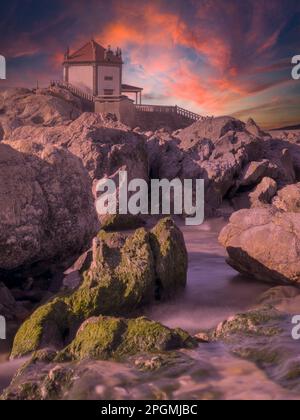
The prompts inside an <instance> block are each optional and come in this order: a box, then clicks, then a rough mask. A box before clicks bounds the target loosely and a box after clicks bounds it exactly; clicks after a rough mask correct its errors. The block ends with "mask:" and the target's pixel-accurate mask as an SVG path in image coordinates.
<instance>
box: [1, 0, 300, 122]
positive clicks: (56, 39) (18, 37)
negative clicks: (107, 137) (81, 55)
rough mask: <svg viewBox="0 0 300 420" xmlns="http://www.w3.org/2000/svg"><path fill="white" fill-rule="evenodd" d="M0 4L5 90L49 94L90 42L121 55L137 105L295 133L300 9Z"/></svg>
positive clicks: (210, 2) (279, 0) (277, 5)
mask: <svg viewBox="0 0 300 420" xmlns="http://www.w3.org/2000/svg"><path fill="white" fill-rule="evenodd" d="M5 3H6V4H5V6H4V5H1V14H0V54H2V55H4V56H5V57H6V58H7V63H8V65H7V78H8V79H7V80H6V81H0V87H3V86H30V87H34V86H35V85H36V81H37V80H38V81H39V84H40V85H41V86H43V85H45V86H46V85H48V84H49V81H50V79H58V78H61V77H62V67H61V62H62V58H63V53H64V51H65V50H66V48H67V46H70V49H71V51H74V50H75V49H77V48H79V47H81V46H82V45H83V44H84V43H86V42H87V41H88V40H90V39H91V38H92V37H93V38H94V39H95V40H96V41H97V42H99V43H100V44H102V45H103V46H104V47H106V46H107V45H108V44H110V45H111V46H112V47H113V48H115V47H117V46H119V47H121V48H122V49H123V58H124V60H125V66H124V77H123V79H124V80H123V82H125V83H130V84H134V85H137V86H141V87H144V102H145V103H154V104H172V105H175V104H177V105H180V106H182V107H185V108H187V109H190V110H193V111H195V112H198V113H200V114H204V115H207V114H208V115H221V114H231V115H235V116H237V117H238V118H241V119H246V118H248V117H249V116H252V117H253V118H254V119H256V120H257V122H258V123H260V124H261V125H262V126H263V127H264V128H271V127H278V126H286V125H291V124H295V123H297V124H300V80H299V81H294V80H292V78H291V69H292V66H291V58H292V57H293V56H294V55H297V54H300V2H299V0H152V1H150V0H148V1H146V0H138V1H136V0H90V1H79V0H61V1H58V0H51V2H44V1H40V0H39V1H35V0H22V1H15V0H10V1H9V2H5Z"/></svg>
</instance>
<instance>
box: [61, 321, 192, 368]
mask: <svg viewBox="0 0 300 420" xmlns="http://www.w3.org/2000/svg"><path fill="white" fill-rule="evenodd" d="M195 345H196V342H195V340H193V339H192V338H191V337H190V336H189V335H188V334H187V333H186V332H185V331H182V330H179V329H178V330H172V329H170V328H167V327H165V326H163V325H161V324H160V323H158V322H154V321H151V320H149V319H147V318H135V319H125V318H114V317H104V316H100V317H98V318H91V319H89V320H88V321H86V322H85V323H84V324H83V325H82V326H81V327H80V328H79V330H78V332H77V335H76V337H75V339H74V340H73V341H72V342H71V343H70V345H69V346H67V347H66V348H65V349H64V350H63V351H61V352H60V353H59V354H58V356H57V358H56V361H68V360H83V359H104V360H106V359H115V360H122V359H125V358H126V357H128V356H132V355H136V354H138V353H158V352H164V351H170V350H176V349H179V348H183V347H194V346H195Z"/></svg>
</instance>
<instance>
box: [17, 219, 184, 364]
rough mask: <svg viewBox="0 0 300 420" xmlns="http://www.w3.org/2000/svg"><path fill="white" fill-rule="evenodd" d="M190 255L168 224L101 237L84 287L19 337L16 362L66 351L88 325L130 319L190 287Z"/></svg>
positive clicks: (50, 306) (37, 316) (44, 311)
mask: <svg viewBox="0 0 300 420" xmlns="http://www.w3.org/2000/svg"><path fill="white" fill-rule="evenodd" d="M186 275H187V252H186V248H185V243H184V241H183V237H182V234H181V232H180V231H179V229H178V228H177V227H176V226H175V224H174V222H173V221H171V220H169V219H166V220H162V221H161V222H159V223H158V225H157V226H156V227H155V228H154V229H153V230H152V231H151V232H147V231H146V230H145V229H138V230H136V231H135V232H134V233H133V234H131V235H129V236H126V235H124V234H119V233H105V232H104V231H101V232H100V234H99V235H98V237H97V238H96V239H95V240H94V245H93V258H92V262H91V265H90V268H89V269H88V270H87V271H86V272H85V273H84V276H83V282H82V284H81V286H80V287H79V288H78V289H77V290H75V291H74V292H73V293H71V294H66V295H65V296H61V297H57V298H55V299H54V300H52V301H51V302H49V303H47V304H46V305H44V306H41V307H40V308H38V309H37V310H36V311H35V312H34V313H33V315H32V316H31V317H30V318H29V319H28V320H27V321H26V322H25V323H24V324H23V325H22V326H21V328H20V330H19V331H18V333H17V335H16V337H15V341H14V346H13V350H12V357H19V356H22V355H24V354H27V353H31V352H33V351H35V350H37V349H39V348H44V347H50V346H52V347H55V348H62V347H63V345H64V342H65V341H66V340H68V338H69V337H72V334H74V333H75V332H76V329H77V328H78V326H79V324H80V323H81V322H83V321H84V320H86V319H88V318H90V317H93V316H99V315H100V314H101V315H112V316H119V315H128V314H129V313H132V312H133V311H135V310H137V309H138V308H140V307H141V306H142V305H144V304H147V303H150V302H152V301H153V300H154V299H155V297H159V298H161V299H162V298H165V297H169V296H170V295H173V294H174V293H176V292H178V291H179V290H182V288H183V287H184V286H185V283H186Z"/></svg>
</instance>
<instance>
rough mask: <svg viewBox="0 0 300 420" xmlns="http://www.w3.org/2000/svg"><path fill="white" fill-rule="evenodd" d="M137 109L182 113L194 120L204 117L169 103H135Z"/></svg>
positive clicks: (183, 115)
mask: <svg viewBox="0 0 300 420" xmlns="http://www.w3.org/2000/svg"><path fill="white" fill-rule="evenodd" d="M135 107H136V110H137V111H141V112H161V113H167V114H175V115H180V116H182V117H184V118H187V119H189V120H192V121H199V120H202V119H204V118H205V117H202V116H201V115H199V114H196V113H195V112H191V111H188V110H187V109H184V108H180V107H179V106H177V105H176V106H167V105H135Z"/></svg>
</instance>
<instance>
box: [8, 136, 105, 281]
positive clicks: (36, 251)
mask: <svg viewBox="0 0 300 420" xmlns="http://www.w3.org/2000/svg"><path fill="white" fill-rule="evenodd" d="M96 230H97V218H96V213H95V209H94V205H93V197H92V194H91V183H90V179H89V177H88V174H87V173H86V171H85V169H84V168H83V166H82V163H81V161H80V160H79V159H78V158H76V157H75V156H73V155H72V154H71V153H69V152H67V151H66V150H62V149H57V148H54V147H53V146H51V145H48V146H43V145H37V144H35V143H33V142H31V143H26V142H22V141H21V142H15V143H14V148H12V147H10V146H8V145H6V144H0V250H1V252H0V271H1V273H2V274H3V275H4V274H6V275H7V276H10V275H13V274H15V273H18V272H23V274H24V275H25V273H26V272H27V273H28V274H33V273H35V272H36V273H39V272H43V271H47V270H50V271H51V270H53V271H55V270H56V269H58V268H63V267H65V268H66V267H68V266H69V264H70V262H74V260H75V259H76V258H77V257H78V256H79V255H80V254H81V253H82V252H83V251H84V250H85V249H86V248H87V247H88V246H89V244H90V241H91V239H92V238H93V236H94V234H95V232H96Z"/></svg>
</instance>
